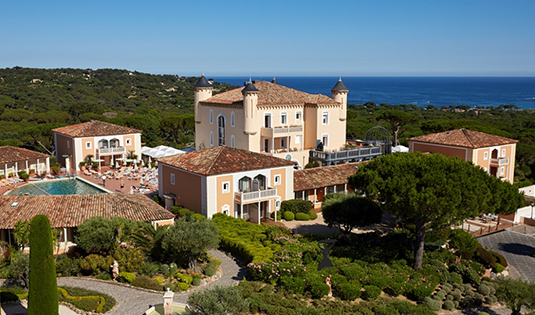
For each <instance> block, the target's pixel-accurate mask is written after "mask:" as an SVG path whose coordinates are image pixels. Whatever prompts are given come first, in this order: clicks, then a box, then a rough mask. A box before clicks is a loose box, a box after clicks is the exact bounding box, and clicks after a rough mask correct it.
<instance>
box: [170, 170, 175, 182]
mask: <svg viewBox="0 0 535 315" xmlns="http://www.w3.org/2000/svg"><path fill="white" fill-rule="evenodd" d="M174 184H175V174H173V173H171V185H174Z"/></svg>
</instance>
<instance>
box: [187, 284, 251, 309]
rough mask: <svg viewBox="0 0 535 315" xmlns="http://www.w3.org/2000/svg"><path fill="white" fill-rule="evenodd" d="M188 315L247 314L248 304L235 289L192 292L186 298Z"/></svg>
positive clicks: (226, 288)
mask: <svg viewBox="0 0 535 315" xmlns="http://www.w3.org/2000/svg"><path fill="white" fill-rule="evenodd" d="M188 305H189V309H190V314H192V315H201V314H235V315H241V314H248V313H250V311H249V302H248V301H247V300H246V299H245V298H244V297H242V295H241V294H240V292H238V289H237V288H236V287H220V286H216V287H215V288H213V289H206V290H202V291H197V292H193V293H191V294H190V296H189V297H188Z"/></svg>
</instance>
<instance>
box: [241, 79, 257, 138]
mask: <svg viewBox="0 0 535 315" xmlns="http://www.w3.org/2000/svg"><path fill="white" fill-rule="evenodd" d="M241 93H242V94H243V116H244V117H243V118H244V122H245V128H244V130H243V133H245V134H246V135H254V134H256V132H257V130H256V129H255V125H254V118H255V115H256V105H257V104H258V93H259V92H258V90H257V88H256V87H255V86H254V84H253V82H251V81H249V82H247V85H246V86H245V87H244V88H243V90H241Z"/></svg>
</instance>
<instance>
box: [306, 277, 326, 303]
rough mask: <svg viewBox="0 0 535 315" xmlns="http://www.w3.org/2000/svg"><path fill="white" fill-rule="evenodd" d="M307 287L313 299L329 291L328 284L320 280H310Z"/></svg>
mask: <svg viewBox="0 0 535 315" xmlns="http://www.w3.org/2000/svg"><path fill="white" fill-rule="evenodd" d="M308 289H309V291H310V293H311V294H312V298H314V299H321V298H322V297H324V296H325V295H327V293H329V286H328V285H327V284H325V283H324V282H321V281H313V282H311V283H310V285H309V288H308Z"/></svg>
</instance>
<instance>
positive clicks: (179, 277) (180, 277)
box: [175, 272, 193, 284]
mask: <svg viewBox="0 0 535 315" xmlns="http://www.w3.org/2000/svg"><path fill="white" fill-rule="evenodd" d="M175 277H176V278H177V280H178V281H180V282H184V283H187V284H191V282H192V281H193V277H192V276H185V275H183V274H181V273H180V272H177V273H176V274H175Z"/></svg>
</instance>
